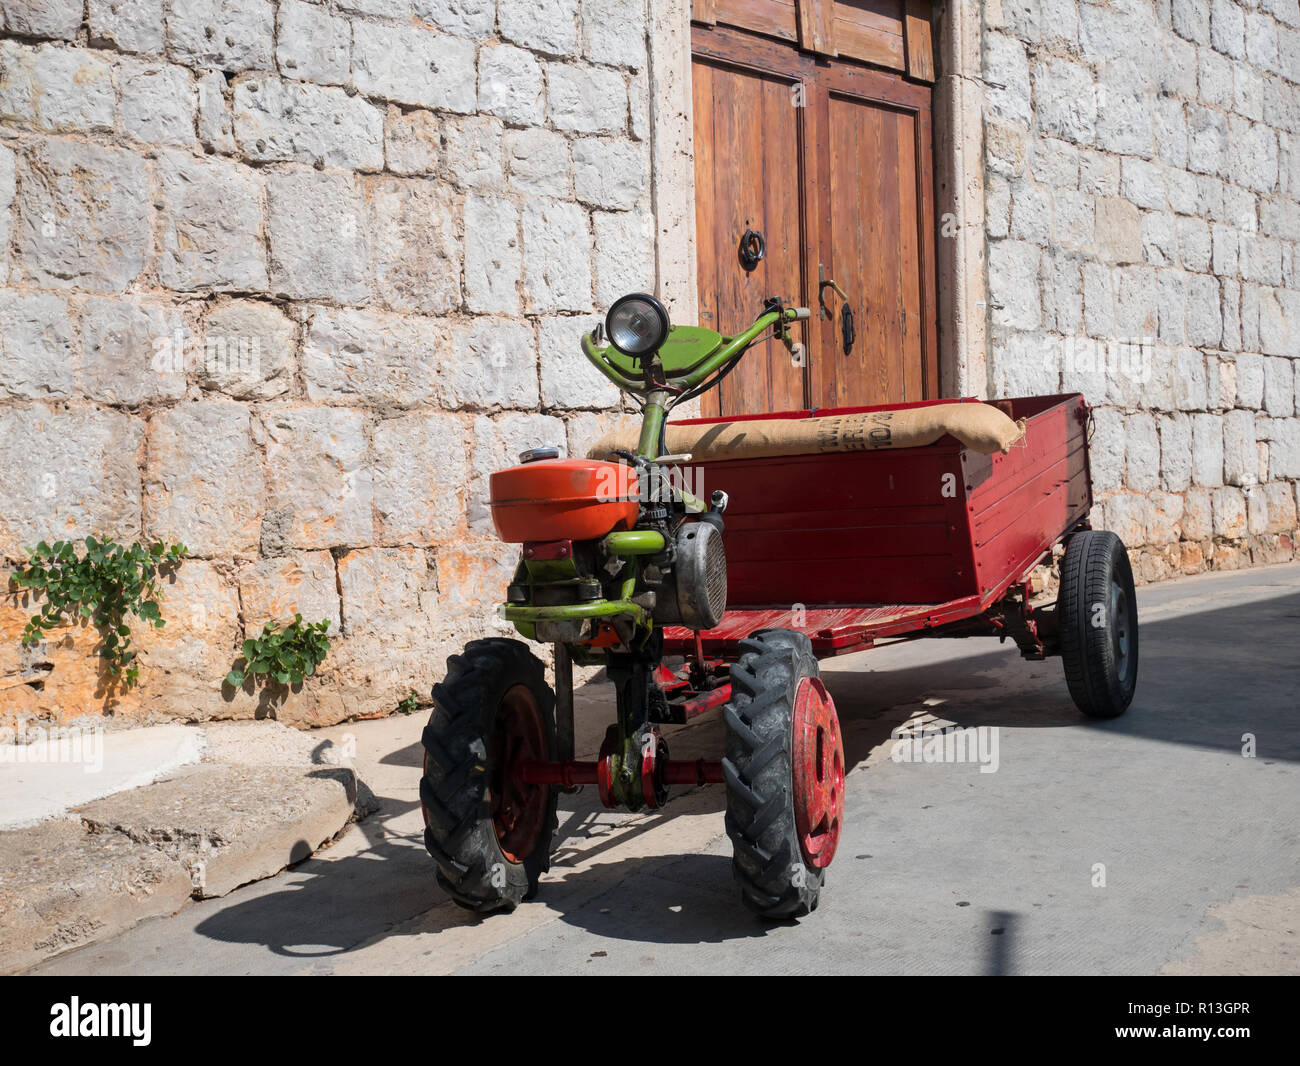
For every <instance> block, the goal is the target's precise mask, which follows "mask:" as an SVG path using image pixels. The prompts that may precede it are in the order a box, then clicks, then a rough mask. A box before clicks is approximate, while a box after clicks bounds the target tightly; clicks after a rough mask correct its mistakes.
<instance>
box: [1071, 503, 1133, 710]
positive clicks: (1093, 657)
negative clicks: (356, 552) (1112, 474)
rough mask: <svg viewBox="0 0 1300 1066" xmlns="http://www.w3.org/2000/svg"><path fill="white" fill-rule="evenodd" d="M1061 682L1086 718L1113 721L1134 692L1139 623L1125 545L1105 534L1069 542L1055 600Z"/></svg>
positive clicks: (1082, 536)
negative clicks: (1062, 665) (1062, 668)
mask: <svg viewBox="0 0 1300 1066" xmlns="http://www.w3.org/2000/svg"><path fill="white" fill-rule="evenodd" d="M1056 614H1057V623H1058V625H1059V627H1060V633H1061V658H1062V660H1063V661H1064V664H1065V680H1066V684H1068V685H1069V688H1070V696H1071V698H1072V699H1073V700H1074V702H1075V705H1076V706H1077V707H1078V708H1079V710H1081V711H1082V712H1083V713H1084V714H1086V715H1087V716H1088V717H1089V718H1118V717H1119V716H1120V715H1121V714H1123V713H1124V712H1125V711H1126V710H1127V709H1128V705H1129V704H1130V703H1131V702H1132V701H1133V693H1134V690H1135V689H1136V688H1137V671H1138V617H1137V596H1136V594H1135V593H1134V589H1133V569H1132V567H1131V566H1130V564H1129V560H1128V552H1127V551H1125V550H1124V542H1123V541H1122V540H1120V539H1119V537H1117V536H1116V535H1115V534H1114V533H1110V532H1107V531H1105V530H1092V529H1089V530H1084V531H1082V532H1080V533H1076V534H1075V535H1074V536H1073V537H1071V538H1070V541H1069V543H1068V544H1067V545H1066V548H1065V557H1064V558H1063V559H1062V560H1061V587H1060V592H1059V593H1058V594H1057V600H1056Z"/></svg>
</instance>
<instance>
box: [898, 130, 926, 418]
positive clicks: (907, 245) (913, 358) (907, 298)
mask: <svg viewBox="0 0 1300 1066" xmlns="http://www.w3.org/2000/svg"><path fill="white" fill-rule="evenodd" d="M894 121H895V132H894V136H895V140H896V143H897V145H898V201H899V210H898V222H899V225H898V283H899V293H898V295H899V325H900V327H901V333H902V336H901V343H900V344H899V347H898V355H899V365H898V374H899V379H900V381H901V383H902V389H903V394H902V396H901V397H900V399H903V400H920V399H923V398H924V386H923V378H924V360H923V354H924V353H923V348H922V344H921V341H922V336H921V252H920V247H919V238H920V227H918V226H917V225H916V220H917V219H918V218H919V217H920V214H921V207H920V205H919V204H918V203H917V169H918V168H917V159H916V147H917V145H916V116H915V115H914V114H911V113H909V112H906V111H900V112H897V113H895V115H894Z"/></svg>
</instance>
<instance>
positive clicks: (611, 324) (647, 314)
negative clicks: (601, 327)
mask: <svg viewBox="0 0 1300 1066" xmlns="http://www.w3.org/2000/svg"><path fill="white" fill-rule="evenodd" d="M670 328H671V327H670V324H669V322H668V312H667V311H666V310H665V309H664V305H663V304H661V303H660V302H659V301H658V300H656V299H655V298H654V297H653V296H647V295H646V294H645V293H643V292H634V293H631V294H629V295H627V296H620V297H619V298H618V299H617V300H615V301H614V306H613V307H611V308H610V309H609V314H608V315H606V316H605V332H606V333H608V334H609V340H610V343H611V344H613V345H614V347H615V348H617V349H618V350H619V351H620V352H622V353H623V354H624V355H635V356H641V355H649V354H650V353H651V352H653V351H655V350H657V349H658V348H660V347H661V346H662V345H663V343H664V341H665V340H666V339H667V338H668V330H669V329H670Z"/></svg>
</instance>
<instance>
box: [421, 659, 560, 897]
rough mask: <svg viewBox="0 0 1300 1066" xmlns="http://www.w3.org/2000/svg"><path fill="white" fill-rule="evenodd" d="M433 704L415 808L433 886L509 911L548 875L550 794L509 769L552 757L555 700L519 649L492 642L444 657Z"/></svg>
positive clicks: (539, 669)
mask: <svg viewBox="0 0 1300 1066" xmlns="http://www.w3.org/2000/svg"><path fill="white" fill-rule="evenodd" d="M433 700H434V709H433V714H432V715H430V717H429V724H428V725H427V726H425V729H424V735H423V738H422V740H423V745H424V773H423V775H422V776H421V778H420V806H421V808H422V809H423V811H424V826H425V829H424V844H425V847H426V848H427V849H428V851H429V854H430V855H432V856H433V858H434V861H435V862H436V863H437V864H438V871H437V878H438V884H440V885H441V886H442V887H443V888H444V889H445V890H446V891H447V892H448V893H449V894H450V896H451V898H452V899H453V900H454V901H455V902H456V903H458V904H459V905H460V906H462V907H464V908H466V909H467V910H472V911H476V912H478V913H480V914H487V913H490V912H492V911H497V910H506V911H512V910H514V909H515V907H517V906H518V905H519V903H520V902H521V901H523V900H525V899H531V898H532V897H533V896H534V895H536V894H537V886H538V880H539V879H540V877H541V875H542V874H543V873H544V872H545V871H546V870H548V869H550V847H551V839H552V837H553V836H554V835H555V827H556V817H555V805H556V800H557V798H558V797H557V793H556V790H555V789H553V788H550V787H549V786H546V785H520V784H519V783H518V782H517V779H516V778H515V776H514V775H512V774H511V773H510V769H511V767H512V766H513V765H517V764H518V762H519V761H521V760H526V759H534V760H550V759H554V758H555V752H556V742H555V696H554V694H553V693H552V692H551V689H550V686H548V685H547V683H546V675H545V670H544V667H543V666H542V663H541V661H540V660H539V659H538V658H537V657H536V656H535V655H533V654H532V652H530V651H529V650H528V647H527V645H525V644H523V643H522V642H520V641H517V640H507V639H504V638H499V637H496V638H491V639H488V640H475V641H471V642H470V643H469V644H467V645H466V646H465V651H464V654H462V655H453V656H451V657H450V658H448V660H447V676H446V678H445V679H444V680H443V681H441V682H440V683H438V684H436V685H434V686H433Z"/></svg>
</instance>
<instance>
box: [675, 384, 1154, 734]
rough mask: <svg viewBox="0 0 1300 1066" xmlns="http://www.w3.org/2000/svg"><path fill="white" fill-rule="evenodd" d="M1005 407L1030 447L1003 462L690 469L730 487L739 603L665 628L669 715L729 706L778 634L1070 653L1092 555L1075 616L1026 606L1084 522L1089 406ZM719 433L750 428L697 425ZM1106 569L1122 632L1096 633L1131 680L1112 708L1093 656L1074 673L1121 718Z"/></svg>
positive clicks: (1074, 582) (857, 458) (825, 648)
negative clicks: (950, 640) (751, 662)
mask: <svg viewBox="0 0 1300 1066" xmlns="http://www.w3.org/2000/svg"><path fill="white" fill-rule="evenodd" d="M952 402H971V401H951V400H949V401H929V402H927V403H918V404H894V405H889V406H887V407H853V408H837V409H833V410H832V409H823V410H819V411H816V412H810V411H794V412H790V411H786V412H778V413H774V414H764V415H754V416H751V418H753V419H764V418H818V417H827V416H831V415H839V414H850V413H860V412H867V411H874V410H899V409H902V408H905V407H922V406H930V405H931V404H934V403H952ZM998 406H1000V407H1001V408H1002V409H1003V410H1004V411H1005V412H1006V413H1007V414H1008V415H1010V416H1011V417H1012V418H1014V419H1020V418H1023V419H1025V420H1026V433H1025V436H1024V438H1023V439H1022V440H1021V441H1020V442H1018V443H1017V444H1015V445H1013V446H1012V448H1011V450H1010V452H1009V453H1007V454H994V455H984V454H981V453H978V452H975V451H972V450H971V449H969V448H965V447H963V446H962V444H961V443H960V442H959V441H957V440H956V439H955V438H953V437H951V436H945V437H943V438H941V439H940V440H939V441H937V442H936V443H934V444H932V445H929V446H927V447H923V448H903V449H888V450H873V451H862V452H850V453H839V454H830V455H826V454H818V455H785V456H778V457H772V458H760V459H736V460H731V461H727V462H714V463H709V462H704V463H700V464H696V467H695V469H694V472H693V476H694V481H693V485H692V488H693V490H694V491H695V493H696V494H697V495H701V484H702V486H703V489H704V494H707V492H708V491H709V490H712V489H714V488H721V489H723V490H725V491H726V492H727V493H728V495H729V497H730V504H729V506H728V508H727V512H726V532H725V534H724V537H725V544H726V550H727V567H728V570H727V589H728V602H727V612H726V616H725V617H724V619H723V621H722V624H721V625H719V626H718V627H717V628H716V629H710V630H705V631H703V632H701V633H699V634H696V633H694V632H692V631H691V630H688V629H685V628H670V629H668V630H666V631H665V634H664V638H665V653H666V654H668V655H681V656H684V657H686V658H687V660H688V662H687V665H686V666H685V667H683V668H682V669H681V670H679V671H678V672H676V673H675V674H674V675H673V676H672V677H671V678H670V677H669V676H668V671H666V670H663V671H661V676H660V683H661V685H662V686H663V687H664V689H665V691H666V693H667V694H668V695H669V699H670V705H672V706H675V707H677V708H680V709H681V713H680V715H679V717H680V719H681V720H685V719H687V718H690V717H692V716H693V715H695V714H698V713H700V712H701V711H703V710H707V709H708V708H710V707H714V706H718V705H720V704H721V703H723V702H725V701H726V699H727V698H728V697H729V695H730V690H729V686H727V685H725V684H723V685H722V686H721V687H718V685H717V683H718V681H720V680H722V676H723V674H725V671H726V664H727V663H730V662H734V661H735V660H736V659H737V658H738V656H739V655H740V652H741V642H742V641H744V640H745V639H746V638H747V637H749V636H751V635H752V634H754V633H756V632H758V631H761V630H766V629H789V630H794V631H797V632H800V633H803V634H805V635H806V636H807V637H808V638H809V640H810V641H811V642H812V647H813V651H814V653H815V654H816V655H817V656H818V658H825V657H828V656H833V655H843V654H846V653H848V652H854V651H860V650H863V649H866V648H870V647H871V646H872V645H874V644H876V643H877V642H879V641H882V640H886V639H891V640H898V639H912V638H916V637H922V636H951V637H958V636H972V635H981V634H987V635H995V636H1000V637H1002V638H1004V639H1005V638H1011V639H1013V640H1014V641H1015V642H1016V644H1017V645H1018V646H1019V648H1020V650H1021V652H1022V654H1023V655H1024V656H1025V657H1026V658H1031V659H1042V658H1045V657H1046V656H1049V655H1053V654H1060V653H1061V651H1062V646H1061V641H1062V626H1061V620H1062V617H1063V615H1064V613H1065V612H1064V611H1063V608H1068V611H1069V612H1070V614H1071V617H1070V619H1069V620H1068V621H1069V622H1070V623H1071V624H1073V623H1074V622H1075V621H1076V618H1075V617H1074V616H1075V615H1079V614H1080V610H1079V609H1080V607H1081V606H1089V605H1090V603H1091V600H1095V599H1097V597H1098V596H1100V595H1101V589H1100V585H1099V583H1098V580H1097V575H1094V580H1093V584H1094V585H1098V588H1093V589H1088V588H1084V587H1083V586H1084V585H1085V584H1086V583H1087V582H1086V581H1085V580H1084V574H1083V571H1085V570H1086V569H1087V567H1088V564H1089V560H1088V558H1087V555H1088V554H1089V553H1087V552H1082V551H1080V552H1076V553H1075V554H1076V555H1079V556H1080V558H1079V559H1077V560H1074V559H1067V560H1065V561H1063V564H1062V586H1063V592H1064V593H1066V594H1067V595H1068V597H1069V603H1068V604H1067V603H1064V602H1063V600H1064V598H1065V597H1062V598H1061V599H1059V600H1058V603H1056V604H1047V605H1045V606H1038V607H1035V606H1033V605H1031V602H1030V600H1031V594H1032V592H1033V590H1032V588H1031V586H1030V573H1031V572H1032V571H1033V570H1034V569H1035V568H1036V567H1037V566H1039V565H1040V564H1042V563H1044V562H1050V561H1051V558H1052V551H1053V548H1054V547H1055V546H1056V545H1058V544H1061V543H1063V542H1067V541H1068V540H1070V538H1071V537H1072V536H1073V535H1074V534H1076V533H1079V532H1081V531H1083V530H1086V529H1087V527H1088V513H1089V510H1090V508H1091V506H1092V483H1091V478H1090V475H1089V470H1088V425H1089V408H1088V405H1087V403H1086V401H1085V400H1084V398H1083V397H1082V396H1081V395H1079V394H1077V393H1075V394H1069V395H1060V396H1033V397H1024V398H1018V399H1011V400H1003V401H999V402H998ZM716 421H732V422H734V421H739V419H735V418H732V419H725V420H724V419H697V420H694V422H693V423H689V424H700V425H704V424H709V423H712V422H716ZM1100 536H1101V537H1103V539H1104V543H1103V541H1097V542H1096V543H1094V544H1092V545H1091V547H1092V549H1093V550H1092V552H1091V554H1092V555H1099V554H1100V553H1101V552H1102V550H1103V549H1106V551H1107V552H1108V553H1109V555H1111V556H1113V555H1114V545H1116V544H1118V538H1116V537H1114V535H1113V534H1102V535H1100ZM1120 551H1121V552H1122V545H1120ZM1112 568H1118V570H1117V572H1116V573H1115V574H1113V575H1111V576H1112V577H1113V579H1114V580H1113V581H1107V582H1104V584H1106V585H1107V586H1110V585H1112V584H1113V585H1115V586H1116V587H1115V588H1110V587H1107V588H1106V589H1105V590H1104V591H1105V600H1106V602H1107V604H1108V605H1109V606H1110V607H1113V608H1114V611H1113V614H1114V616H1115V618H1114V620H1113V621H1114V623H1115V624H1112V625H1111V626H1110V627H1109V628H1108V629H1107V632H1106V633H1105V634H1098V636H1105V637H1107V638H1109V640H1110V643H1111V645H1112V648H1111V654H1112V655H1113V657H1114V658H1115V659H1116V660H1122V659H1124V658H1125V657H1127V659H1128V660H1129V661H1128V663H1127V666H1128V671H1129V674H1130V675H1131V676H1130V679H1129V681H1128V682H1127V683H1125V684H1124V685H1123V686H1122V688H1123V691H1120V692H1114V693H1111V698H1109V699H1108V698H1104V697H1103V696H1102V695H1099V694H1098V693H1096V692H1093V691H1090V690H1091V689H1095V688H1097V685H1096V684H1095V683H1090V681H1089V678H1088V677H1087V676H1085V675H1086V674H1087V664H1086V663H1084V662H1083V661H1082V657H1083V649H1082V648H1081V649H1080V661H1079V662H1078V663H1074V662H1068V661H1067V664H1066V666H1067V678H1068V679H1069V680H1070V688H1071V693H1072V695H1074V697H1075V700H1076V702H1078V703H1079V705H1080V707H1081V709H1083V710H1084V711H1085V712H1086V713H1089V714H1095V715H1098V716H1105V717H1109V716H1111V715H1113V714H1117V713H1120V712H1121V711H1122V710H1123V708H1124V707H1125V706H1127V703H1128V700H1129V699H1131V696H1132V681H1133V679H1135V676H1136V658H1137V647H1136V639H1137V627H1136V614H1135V608H1134V606H1133V598H1132V575H1131V572H1130V571H1128V561H1127V557H1125V558H1124V559H1123V562H1122V566H1121V565H1120V564H1119V563H1118V562H1114V565H1113V567H1112ZM1094 569H1096V567H1095V566H1094ZM1119 571H1122V572H1119ZM1109 573H1110V571H1109V570H1107V574H1109ZM1067 586H1068V587H1067ZM1075 586H1078V587H1077V588H1076V587H1075ZM1076 595H1077V596H1078V597H1080V598H1081V599H1080V602H1079V603H1078V604H1076V603H1075V597H1076ZM1090 598H1091V599H1090ZM1083 600H1089V603H1088V604H1084V603H1083ZM1080 617H1081V615H1080ZM1067 628H1068V627H1067ZM1075 636H1079V637H1080V639H1082V638H1083V637H1084V636H1086V634H1077V633H1074V632H1069V633H1066V634H1065V640H1066V643H1067V645H1070V648H1069V650H1068V651H1067V659H1069V658H1071V654H1070V653H1071V652H1072V651H1073V650H1074V645H1075V644H1077V643H1078V642H1077V641H1072V637H1075ZM1094 657H1095V656H1094ZM1115 665H1124V664H1122V663H1119V662H1117V663H1116V664H1115ZM1121 672H1122V671H1121ZM1071 673H1076V674H1079V676H1078V677H1077V678H1074V677H1070V675H1071ZM1097 680H1098V679H1097V678H1095V677H1094V678H1092V679H1091V682H1096V681H1097ZM696 693H698V694H696ZM1120 704H1122V705H1120Z"/></svg>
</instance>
